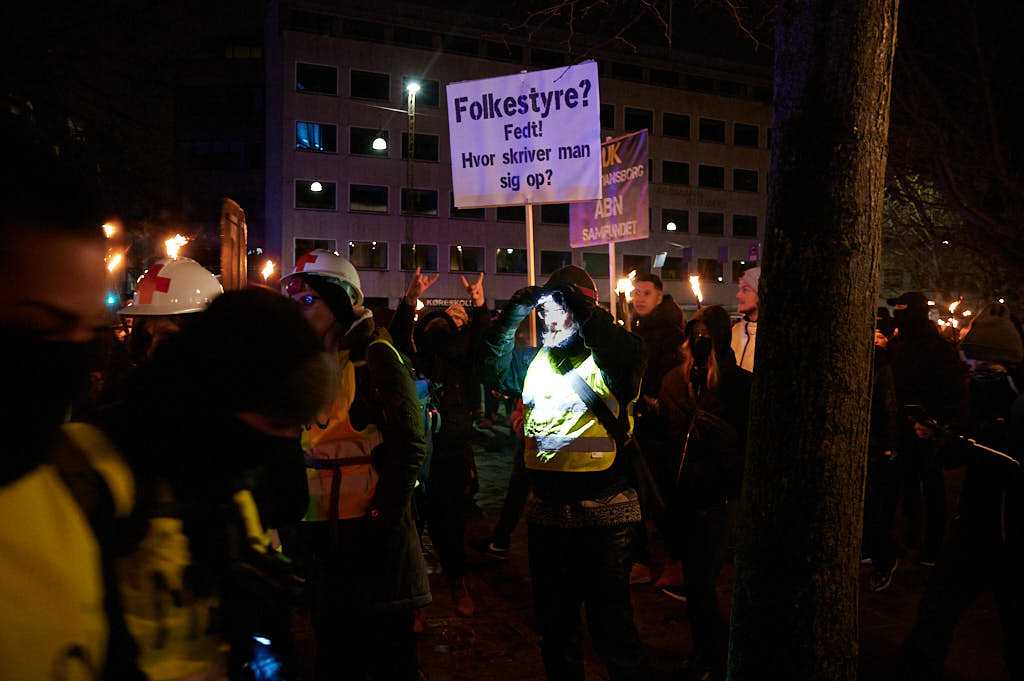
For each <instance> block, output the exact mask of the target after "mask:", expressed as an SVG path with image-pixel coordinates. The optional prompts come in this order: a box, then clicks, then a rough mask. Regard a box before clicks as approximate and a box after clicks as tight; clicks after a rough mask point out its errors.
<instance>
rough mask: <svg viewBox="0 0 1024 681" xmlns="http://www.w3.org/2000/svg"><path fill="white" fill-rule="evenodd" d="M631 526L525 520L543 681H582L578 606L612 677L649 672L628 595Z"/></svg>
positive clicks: (633, 676) (618, 680)
mask: <svg viewBox="0 0 1024 681" xmlns="http://www.w3.org/2000/svg"><path fill="white" fill-rule="evenodd" d="M632 535H633V528H632V527H631V526H630V525H618V526H614V527H597V528H579V529H563V528H557V527H546V526H543V525H538V524H534V523H531V524H530V537H529V550H530V579H531V581H532V583H533V600H534V609H535V611H536V615H537V626H538V628H539V630H540V637H541V654H542V655H543V658H544V670H545V673H546V675H547V678H548V680H549V681H581V680H582V679H584V674H583V648H582V643H581V613H580V610H581V608H584V609H585V610H586V613H587V625H588V628H589V630H590V638H591V640H592V642H593V645H594V651H595V652H596V653H597V655H598V657H600V658H601V661H602V662H604V664H605V665H606V666H607V668H608V677H609V679H611V681H627V680H628V681H632V680H633V679H648V678H650V673H649V671H648V669H647V664H646V661H645V659H644V653H643V647H642V646H641V644H640V637H639V635H638V634H637V630H636V624H635V622H634V621H633V604H632V601H631V600H630V591H629V569H630V563H631V555H630V540H631V538H632Z"/></svg>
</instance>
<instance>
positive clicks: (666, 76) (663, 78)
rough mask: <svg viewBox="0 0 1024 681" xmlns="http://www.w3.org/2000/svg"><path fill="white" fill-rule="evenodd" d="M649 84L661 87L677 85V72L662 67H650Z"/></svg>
mask: <svg viewBox="0 0 1024 681" xmlns="http://www.w3.org/2000/svg"><path fill="white" fill-rule="evenodd" d="M650 74H651V76H650V77H651V84H652V85H661V86H662V87H679V74H678V73H677V72H675V71H666V70H664V69H650Z"/></svg>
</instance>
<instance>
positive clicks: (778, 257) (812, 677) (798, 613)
mask: <svg viewBox="0 0 1024 681" xmlns="http://www.w3.org/2000/svg"><path fill="white" fill-rule="evenodd" d="M897 6H898V0H781V2H780V4H779V7H778V11H777V25H776V29H775V40H776V57H775V66H774V82H775V101H774V109H775V112H774V117H775V120H774V126H773V136H774V137H773V151H772V162H771V171H770V175H769V179H768V189H769V198H768V217H767V232H766V235H765V248H764V251H765V258H764V262H763V270H764V271H763V276H762V278H761V283H760V292H759V293H760V310H759V315H760V316H759V328H758V334H757V335H758V343H757V356H756V367H755V380H754V389H753V396H752V409H751V423H750V446H749V450H748V456H747V464H746V471H745V475H744V483H743V493H742V497H741V500H740V511H739V513H740V517H739V522H738V528H737V529H738V532H739V537H738V540H739V544H738V550H737V556H736V586H735V595H734V603H733V615H732V627H731V629H732V632H731V639H730V650H729V679H731V680H732V681H747V680H751V681H754V680H756V681H768V680H776V679H779V680H782V679H786V680H789V679H793V680H797V679H798V680H800V681H816V680H821V681H825V680H828V681H843V680H849V681H853V680H854V679H856V678H857V652H858V627H857V593H858V577H859V575H858V572H859V562H858V551H859V547H860V541H861V524H862V506H863V489H864V469H865V463H866V456H867V447H868V418H869V413H870V391H871V359H872V329H873V327H874V309H875V301H876V297H877V290H878V272H879V262H880V250H881V232H882V201H883V189H884V184H885V161H886V145H887V137H888V130H889V98H890V86H891V81H892V59H893V52H894V49H895V43H896V14H897Z"/></svg>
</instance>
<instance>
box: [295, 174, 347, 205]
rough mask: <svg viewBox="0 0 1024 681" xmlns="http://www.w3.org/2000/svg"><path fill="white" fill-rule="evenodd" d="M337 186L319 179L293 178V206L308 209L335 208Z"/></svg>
mask: <svg viewBox="0 0 1024 681" xmlns="http://www.w3.org/2000/svg"><path fill="white" fill-rule="evenodd" d="M337 193H338V186H337V185H336V184H335V183H334V182H323V181H321V180H295V207H296V208H307V209H309V210H334V209H335V208H337V205H338V203H337Z"/></svg>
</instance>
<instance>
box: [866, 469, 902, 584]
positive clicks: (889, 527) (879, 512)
mask: <svg viewBox="0 0 1024 681" xmlns="http://www.w3.org/2000/svg"><path fill="white" fill-rule="evenodd" d="M906 464H907V457H906V456H905V455H903V454H901V453H897V454H896V455H895V456H893V457H892V458H888V459H887V458H885V457H883V456H881V455H880V454H878V453H876V452H872V454H871V459H870V461H869V463H868V479H867V486H866V487H867V494H866V495H865V498H864V542H863V543H864V547H863V552H864V554H865V555H866V556H867V557H868V558H871V560H872V563H873V564H874V566H875V568H876V569H877V570H879V571H881V572H885V571H888V570H889V568H891V567H892V564H893V562H895V560H896V559H897V557H898V556H897V553H898V551H899V542H898V541H897V528H896V510H897V509H898V508H899V503H900V492H901V491H902V489H903V480H904V478H905V477H906V469H907V466H906Z"/></svg>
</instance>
